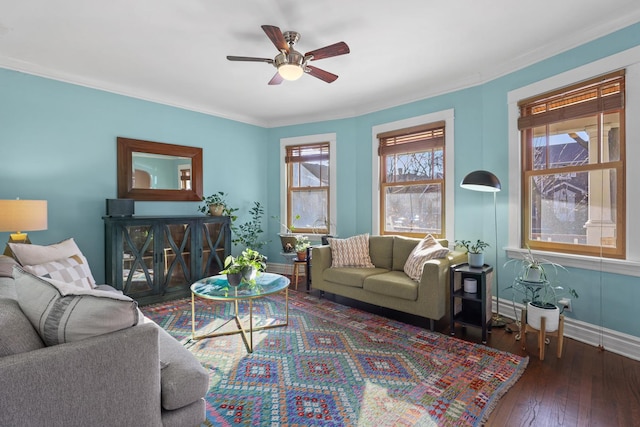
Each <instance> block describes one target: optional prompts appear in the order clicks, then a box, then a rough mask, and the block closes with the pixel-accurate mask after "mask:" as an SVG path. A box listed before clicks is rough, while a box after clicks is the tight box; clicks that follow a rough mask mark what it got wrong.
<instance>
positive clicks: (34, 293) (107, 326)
mask: <svg viewBox="0 0 640 427" xmlns="http://www.w3.org/2000/svg"><path fill="white" fill-rule="evenodd" d="M13 277H14V279H15V281H16V293H17V294H18V304H20V308H21V309H22V311H23V312H24V314H25V315H26V316H27V318H28V319H29V321H30V322H31V324H32V325H33V327H34V328H35V329H36V331H37V332H38V335H40V338H42V341H43V342H44V343H45V344H46V345H48V346H50V345H56V344H62V343H65V342H74V341H80V340H83V339H86V338H89V337H93V336H97V335H102V334H106V333H109V332H114V331H119V330H121V329H125V328H129V327H132V326H135V325H137V324H138V310H137V309H138V304H137V303H136V301H134V300H132V299H131V298H129V297H128V296H125V295H120V294H118V293H116V292H109V291H100V290H95V289H81V288H78V287H76V286H74V285H71V284H68V283H64V282H60V281H58V280H53V279H45V278H41V277H37V276H34V275H32V274H31V273H29V272H27V271H24V270H23V269H22V268H20V267H14V270H13Z"/></svg>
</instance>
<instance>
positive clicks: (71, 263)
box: [23, 255, 95, 289]
mask: <svg viewBox="0 0 640 427" xmlns="http://www.w3.org/2000/svg"><path fill="white" fill-rule="evenodd" d="M23 268H24V269H25V270H26V271H28V272H29V273H32V274H34V275H36V276H40V277H45V278H49V279H55V280H59V281H61V282H65V283H69V284H73V285H75V286H78V287H80V288H85V289H92V288H94V287H95V282H94V281H93V276H92V275H91V270H89V265H87V260H86V258H85V257H83V256H81V255H74V256H72V257H69V258H65V259H59V260H56V261H51V262H45V263H44V264H36V265H25V266H23Z"/></svg>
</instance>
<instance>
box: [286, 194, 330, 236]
mask: <svg viewBox="0 0 640 427" xmlns="http://www.w3.org/2000/svg"><path fill="white" fill-rule="evenodd" d="M327 197H328V191H327V190H326V189H318V190H304V191H293V192H292V193H291V216H292V217H295V216H296V215H300V218H299V219H297V220H296V221H295V227H296V229H298V228H302V229H313V228H320V227H323V226H324V224H325V222H326V220H327V219H328V218H329V215H328V212H327V206H328V205H329V203H328V199H327Z"/></svg>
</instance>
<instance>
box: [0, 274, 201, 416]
mask: <svg viewBox="0 0 640 427" xmlns="http://www.w3.org/2000/svg"><path fill="white" fill-rule="evenodd" d="M134 309H135V306H134ZM136 310H137V309H136ZM138 313H139V311H138ZM139 315H140V317H139V321H138V322H137V324H136V325H135V326H131V327H127V328H124V329H121V330H117V331H115V332H109V333H106V334H102V335H98V336H93V337H90V338H86V339H81V340H78V341H75V342H67V343H62V344H57V345H50V346H46V345H45V344H44V342H43V340H44V339H45V338H46V337H45V338H41V335H39V334H38V332H37V329H36V328H34V327H33V326H32V323H31V322H30V321H29V318H28V317H27V315H26V314H25V313H24V312H23V310H22V309H21V306H20V304H19V302H18V298H17V294H16V284H15V280H14V279H13V278H10V277H0V383H1V384H2V387H0V425H2V426H45V425H46V426H64V427H69V426H119V427H120V426H180V427H183V426H198V425H200V424H201V423H202V422H204V420H205V401H204V397H205V395H206V393H207V390H208V385H209V375H208V372H207V370H205V369H204V368H203V367H202V365H201V364H200V362H199V361H198V360H197V359H196V358H195V357H194V356H193V355H192V354H191V353H190V352H189V351H188V350H186V349H185V348H184V347H183V346H182V345H181V344H180V343H179V342H178V341H177V340H176V339H174V338H173V337H171V336H170V335H169V334H168V333H167V332H166V331H164V330H163V329H162V328H160V327H159V326H158V325H156V324H155V323H153V322H152V321H151V320H149V319H146V318H144V316H142V314H141V313H139Z"/></svg>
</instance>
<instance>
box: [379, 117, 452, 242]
mask: <svg viewBox="0 0 640 427" xmlns="http://www.w3.org/2000/svg"><path fill="white" fill-rule="evenodd" d="M377 138H378V141H379V145H378V156H379V159H380V233H381V234H400V235H405V236H415V237H423V236H424V235H425V234H427V233H431V234H433V235H434V236H436V237H443V235H444V229H445V224H444V219H445V212H444V206H445V200H444V198H445V196H444V195H445V170H444V169H445V167H444V165H445V122H444V121H442V122H436V123H431V124H428V125H422V126H415V127H411V128H406V129H399V130H394V131H390V132H384V133H380V134H378V135H377Z"/></svg>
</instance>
